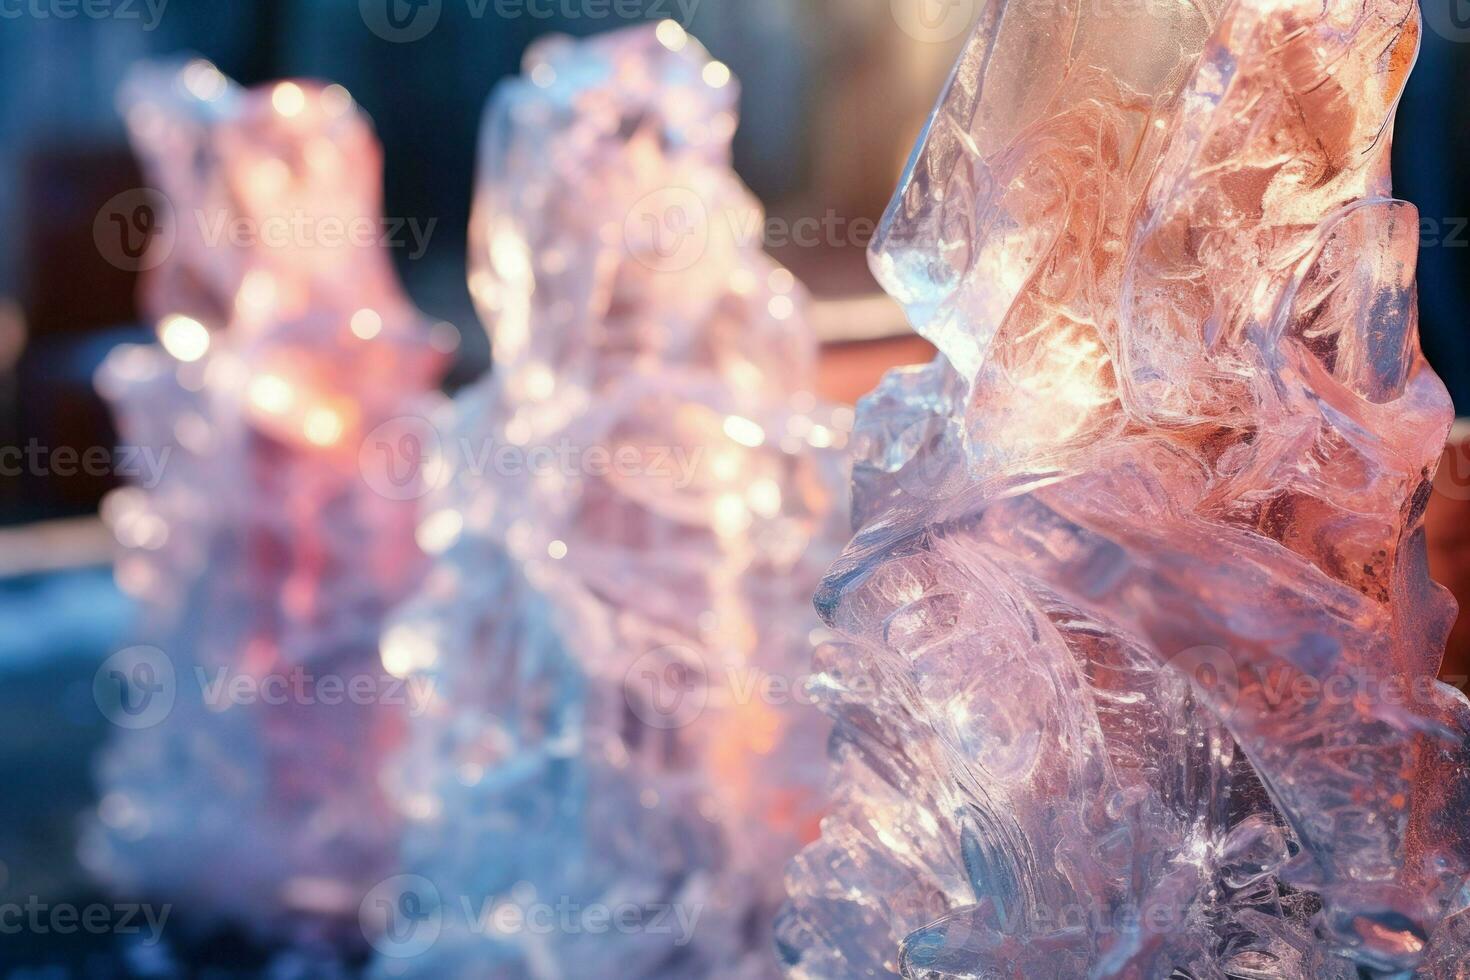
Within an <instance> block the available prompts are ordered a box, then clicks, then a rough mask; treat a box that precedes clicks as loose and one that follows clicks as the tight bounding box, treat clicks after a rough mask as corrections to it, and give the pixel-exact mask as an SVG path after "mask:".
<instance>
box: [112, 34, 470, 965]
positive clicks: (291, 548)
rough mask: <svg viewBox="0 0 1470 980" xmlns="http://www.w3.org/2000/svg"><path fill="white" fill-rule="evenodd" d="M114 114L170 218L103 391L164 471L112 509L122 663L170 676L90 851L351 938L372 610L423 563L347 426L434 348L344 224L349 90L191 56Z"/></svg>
mask: <svg viewBox="0 0 1470 980" xmlns="http://www.w3.org/2000/svg"><path fill="white" fill-rule="evenodd" d="M124 110H125V112H126V116H127V119H128V123H129V126H130V129H131V131H132V133H133V136H134V139H135V141H136V144H137V146H138V148H139V152H140V154H141V155H142V156H143V158H144V160H145V163H147V165H148V170H149V174H150V177H151V178H152V179H153V180H155V181H156V182H157V185H158V190H159V191H160V192H161V194H162V195H163V198H164V199H165V200H166V201H167V202H168V211H169V213H170V215H171V219H170V220H172V221H173V222H174V223H175V226H176V227H175V229H174V233H172V234H167V235H162V236H160V237H159V238H158V239H156V240H155V247H164V248H171V249H172V251H171V252H169V253H168V254H166V255H162V256H159V257H158V258H159V262H158V263H153V264H155V265H157V268H156V269H155V270H154V271H153V272H152V273H151V274H150V276H149V278H148V279H147V280H146V281H145V284H144V298H145V305H146V307H147V308H148V310H149V312H150V313H151V314H152V315H154V316H155V317H157V326H158V332H159V335H160V339H161V341H162V346H148V347H140V346H132V347H127V348H123V349H120V350H118V351H117V352H115V353H114V354H113V355H112V356H111V357H110V358H109V359H108V361H107V362H106V364H105V365H104V367H103V369H102V371H101V373H100V376H99V378H98V386H99V388H100V389H101V391H102V392H103V394H104V395H105V396H106V397H107V399H108V400H109V401H110V402H111V403H112V404H113V406H114V409H115V411H116V413H117V418H118V423H119V428H120V430H121V432H122V434H123V436H124V438H125V439H126V440H127V441H128V442H129V443H132V444H136V445H140V446H146V447H150V448H152V449H153V450H155V452H157V453H158V454H159V456H160V457H161V458H162V459H163V460H164V461H165V466H164V468H163V471H162V478H161V480H160V481H159V482H157V484H156V485H150V486H132V487H128V488H126V489H123V490H119V491H118V492H117V493H116V494H114V495H113V496H112V497H111V498H109V500H108V501H107V503H106V505H105V511H104V513H105V516H106V517H107V518H108V519H109V521H110V522H111V524H112V526H113V528H114V530H115V531H116V533H117V536H118V539H119V542H120V544H121V545H122V549H121V553H120V555H119V558H118V564H117V576H118V579H119V582H120V583H121V585H122V586H123V587H124V588H125V589H126V590H127V591H129V592H131V593H132V594H134V595H135V596H136V597H137V598H138V600H139V602H140V605H141V608H142V618H143V624H142V631H141V636H140V639H141V640H142V641H143V642H146V643H148V644H150V645H151V649H149V650H144V651H142V652H137V651H134V652H131V653H129V654H128V657H129V658H130V659H131V661H132V663H131V664H130V665H129V669H128V670H123V671H121V672H120V673H119V675H118V676H120V677H121V678H123V679H124V680H125V681H127V680H133V681H136V680H138V679H139V678H142V679H146V680H150V681H151V682H152V683H154V685H155V686H159V685H162V686H161V687H158V692H157V693H158V694H159V697H158V699H157V701H156V702H155V704H157V705H158V706H159V709H158V710H157V711H156V712H155V714H154V715H153V716H151V717H149V716H144V717H141V718H133V719H125V720H121V721H120V723H122V724H123V725H124V727H128V728H135V729H137V730H132V731H122V732H119V733H118V734H117V735H116V736H115V738H114V741H113V744H112V745H111V747H110V748H109V750H108V751H107V753H106V754H105V757H104V760H103V763H102V765H101V774H100V780H101V788H102V794H103V796H102V806H101V812H100V820H99V821H98V823H97V825H96V826H95V827H94V828H93V832H92V833H91V834H90V836H89V837H88V841H87V844H86V846H85V849H84V854H85V857H86V858H87V860H88V862H89V863H90V864H91V865H92V866H94V867H95V868H97V869H98V871H99V873H100V874H101V875H102V876H103V877H104V878H106V879H107V880H108V881H109V882H110V883H111V884H113V885H114V886H116V887H117V888H119V889H120V890H122V891H125V892H127V893H128V894H129V895H131V896H134V897H137V896H148V897H159V898H160V899H163V900H168V901H171V902H176V903H179V904H180V905H181V906H183V907H185V908H187V910H188V916H187V917H188V918H189V919H191V920H192V921H194V922H195V923H196V924H197V923H200V922H203V921H205V920H208V919H210V918H233V919H236V920H238V922H239V923H240V924H243V925H246V926H248V927H249V928H251V929H257V930H261V931H266V932H282V933H287V934H291V935H312V934H315V933H316V932H317V931H319V930H318V928H317V927H318V926H320V925H321V923H322V922H323V921H326V920H330V919H331V918H333V917H334V916H336V915H338V914H342V915H344V924H346V925H347V926H349V927H350V929H351V932H350V933H349V934H350V935H354V936H355V935H357V933H356V923H355V916H356V911H357V901H358V898H359V897H360V894H361V893H362V892H363V891H364V890H365V889H366V888H367V887H369V886H370V885H371V883H372V882H373V881H375V880H376V878H378V877H380V876H381V874H382V873H383V870H384V862H385V860H387V859H389V858H391V855H392V851H393V846H394V843H395V840H396V837H395V834H396V830H395V826H394V816H393V813H394V811H393V808H392V807H391V806H389V805H388V803H387V801H386V800H385V799H384V798H383V797H382V793H381V790H380V787H379V783H378V771H379V767H380V765H381V762H382V759H383V758H384V756H385V755H386V754H388V753H390V752H391V751H392V750H393V749H395V748H396V747H397V745H398V743H399V740H400V737H401V734H402V731H403V725H404V721H405V719H406V717H407V715H408V713H409V710H410V707H409V705H407V704H406V703H405V701H404V699H403V697H402V696H401V695H402V690H401V687H395V685H396V683H397V682H396V681H395V679H394V678H391V677H388V676H386V675H385V674H384V672H383V670H382V668H381V666H380V664H379V663H378V656H377V653H378V631H379V627H380V623H381V620H382V618H383V616H384V615H385V613H386V612H387V610H388V608H389V607H390V606H391V605H393V604H394V603H396V602H397V601H398V600H399V599H400V598H401V597H402V596H403V595H404V594H405V593H406V592H407V591H408V590H409V589H410V588H411V587H413V586H414V585H415V584H416V583H417V581H418V580H419V577H420V574H421V570H422V569H421V565H422V556H421V554H420V552H419V550H418V548H417V547H416V545H415V542H414V534H415V526H416V523H417V514H416V511H415V508H414V507H413V506H412V504H411V503H409V502H407V501H404V500H400V499H390V497H391V496H392V495H391V494H390V495H384V494H380V493H379V492H375V490H374V487H373V481H372V480H371V479H365V473H364V471H363V470H362V468H361V467H360V461H359V446H360V445H361V444H362V443H363V439H364V434H365V433H367V432H369V431H371V430H373V429H374V428H375V427H377V426H378V425H379V424H380V423H382V422H383V421H384V420H387V419H390V418H393V417H396V416H399V415H403V414H405V413H407V412H409V411H410V410H412V409H413V408H414V407H415V406H416V405H417V404H418V403H419V402H420V401H422V400H423V399H424V398H425V397H428V396H429V393H430V392H431V391H432V388H433V385H434V382H435V379H436V377H437V374H438V371H439V366H440V362H441V361H442V360H443V358H442V355H440V354H439V353H436V352H435V351H434V350H433V349H431V346H430V344H429V343H428V338H429V333H430V331H429V324H428V323H427V322H426V321H425V320H424V319H423V317H422V316H421V315H420V314H419V313H418V311H417V310H415V309H414V308H413V307H412V306H411V305H410V304H409V302H408V301H407V299H406V297H405V296H404V295H403V293H402V291H401V289H400V288H399V286H398V283H397V280H396V277H395V275H394V273H393V271H392V267H391V264H390V261H389V258H388V256H387V255H386V254H385V252H384V250H383V249H382V248H380V247H379V246H378V244H377V242H378V240H379V238H380V237H381V236H376V235H370V234H366V233H365V231H366V229H363V228H360V227H359V226H361V225H362V224H363V223H364V222H366V223H368V224H371V225H376V224H377V216H378V215H379V214H380V206H379V204H380V202H379V196H378V195H379V192H378V180H379V177H380V172H381V160H380V153H379V149H378V146H377V144H376V141H375V139H374V136H373V134H372V131H371V128H370V126H369V124H368V121H367V119H366V118H365V117H364V116H363V114H362V113H361V112H360V111H358V110H357V108H356V107H355V105H354V104H353V102H352V99H351V98H350V97H349V96H348V95H347V93H346V92H345V91H344V90H342V89H341V88H340V87H339V86H329V87H325V88H324V87H321V86H318V85H313V84H308V83H296V82H283V83H280V84H278V85H275V86H271V87H267V88H263V89H260V90H255V91H250V92H242V91H240V90H238V89H236V88H235V87H234V86H232V85H230V84H229V83H228V82H227V81H226V80H225V79H224V78H223V76H221V75H219V73H218V72H217V71H216V70H215V69H214V68H213V67H212V66H209V65H207V64H205V63H202V62H193V63H190V64H189V65H187V66H184V67H182V68H179V67H176V66H175V67H154V68H146V69H143V70H141V71H140V72H139V73H138V75H137V76H136V77H135V78H134V79H133V81H132V82H131V83H130V84H129V85H128V87H127V89H126V94H125V98H124ZM354 228H357V229H358V231H359V232H362V233H359V234H355V235H354V234H352V233H351V230H352V229H354ZM145 667H146V670H144V669H143V668H145ZM140 670H141V671H142V672H141V673H140V672H139V671H140ZM394 691H398V692H399V694H400V696H399V697H393V696H390V695H392V693H393V692H394ZM141 693H142V694H149V692H148V691H143V692H141ZM137 696H138V695H137V694H135V695H134V697H135V699H136V697H137ZM139 703H141V702H139ZM169 705H171V709H170V708H169ZM119 717H121V716H119ZM359 941H360V937H359Z"/></svg>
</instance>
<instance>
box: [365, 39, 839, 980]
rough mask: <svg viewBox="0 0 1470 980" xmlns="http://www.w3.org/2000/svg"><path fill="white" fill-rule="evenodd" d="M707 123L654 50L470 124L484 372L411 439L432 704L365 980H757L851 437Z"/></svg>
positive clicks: (790, 838)
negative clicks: (430, 497)
mask: <svg viewBox="0 0 1470 980" xmlns="http://www.w3.org/2000/svg"><path fill="white" fill-rule="evenodd" d="M735 98H736V93H735V84H734V83H733V81H732V80H731V79H730V76H729V73H728V70H727V69H725V68H724V66H723V65H720V64H719V63H718V62H713V61H711V60H710V59H709V57H708V56H707V54H706V53H705V51H704V50H703V49H702V48H701V47H700V46H699V45H698V43H697V42H696V41H694V40H693V39H692V38H690V37H688V36H687V35H686V34H685V33H684V32H683V31H682V30H681V29H679V28H678V27H677V25H675V24H672V23H665V24H662V25H659V26H657V27H655V28H648V29H644V28H635V29H631V30H628V31H621V32H617V33H613V34H609V35H604V36H601V37H598V38H595V39H592V40H587V41H581V42H576V41H572V40H570V39H566V38H557V39H552V40H547V41H543V42H541V43H539V44H537V45H536V46H535V47H533V48H532V50H531V51H530V52H529V53H528V55H527V57H526V63H525V74H524V76H523V77H521V78H517V79H512V80H510V81H507V82H506V83H504V84H503V85H502V86H501V88H500V89H499V90H498V91H497V93H496V95H495V97H494V98H493V100H492V103H491V106H490V108H489V110H488V113H487V116H486V124H485V128H484V131H483V140H482V146H481V171H480V178H479V186H478V194H477V202H476V207H475V213H474V217H473V226H472V232H471V242H472V244H471V280H470V282H471V291H472V293H473V294H474V296H475V298H476V300H477V302H478V304H479V307H480V310H481V313H482V315H483V318H484V319H485V321H486V323H487V324H490V325H491V326H492V336H493V340H494V350H495V365H496V366H495V369H494V372H493V375H492V377H491V378H490V379H489V380H488V381H487V382H485V383H483V384H482V385H480V386H479V387H478V388H476V389H474V390H472V391H471V392H469V393H468V394H466V395H465V396H463V397H462V398H461V399H460V401H459V403H458V405H457V411H456V413H455V414H456V420H455V422H454V423H453V426H452V429H450V430H449V431H447V432H445V433H444V435H443V437H442V438H440V440H439V441H440V445H441V449H442V451H443V454H444V456H445V457H446V458H445V462H444V469H445V472H447V473H449V474H452V475H451V476H450V477H449V478H448V485H447V486H446V487H445V490H444V492H443V493H442V494H441V495H439V496H436V497H435V498H434V504H433V506H432V507H431V508H430V511H431V512H430V513H429V515H428V516H427V517H426V519H425V524H424V527H425V531H426V535H425V536H426V538H427V540H428V543H429V544H430V545H432V546H433V547H434V548H436V549H438V550H441V551H442V556H441V557H440V559H439V561H438V563H437V564H436V566H435V569H434V570H433V571H432V572H431V573H430V575H429V578H428V582H427V584H426V587H425V589H424V590H423V592H422V594H421V595H420V596H419V597H418V599H417V600H416V601H414V602H413V603H411V604H410V605H409V606H408V607H407V608H406V609H405V610H404V612H403V614H402V615H401V616H398V617H395V620H394V622H393V624H392V625H391V626H390V628H389V629H388V631H387V633H386V635H385V638H384V648H383V655H384V661H385V663H386V664H388V665H389V666H390V667H391V668H392V669H394V670H395V671H397V672H400V673H408V674H410V675H411V676H421V677H425V678H428V679H430V680H431V681H432V687H433V690H434V691H435V692H436V695H438V697H437V699H436V702H435V705H434V707H433V709H432V710H431V711H430V712H428V713H427V714H426V716H425V718H424V719H423V720H422V721H421V722H418V723H416V724H415V726H414V732H413V735H412V736H411V741H412V747H411V750H410V751H409V753H408V755H407V758H406V759H405V761H404V763H403V764H402V765H401V766H400V772H399V776H398V785H399V788H400V792H401V793H402V798H403V800H404V805H405V809H406V812H407V813H408V814H409V816H410V817H411V818H412V820H413V824H412V826H411V827H410V831H409V833H408V846H407V857H406V861H405V864H406V868H407V870H408V871H410V872H412V875H410V876H408V877H405V878H402V879H399V880H397V881H394V882H385V889H384V891H383V893H381V894H379V895H378V896H376V901H375V902H374V903H373V908H371V909H368V908H365V910H364V911H365V923H366V927H367V928H368V931H369V933H370V934H376V935H377V936H378V938H377V939H376V940H375V942H376V944H377V945H378V948H379V949H380V950H381V951H382V952H383V956H381V957H380V959H379V962H378V965H377V968H376V969H377V975H379V976H383V977H395V976H413V977H420V976H422V977H430V976H432V977H456V978H458V977H462V978H475V980H483V978H490V977H494V978H502V977H527V978H529V977H535V978H538V980H549V978H567V980H573V978H580V977H586V976H608V977H624V978H654V977H667V978H695V977H742V978H754V977H769V976H774V975H777V973H778V967H777V964H776V960H775V956H774V952H773V945H772V937H771V929H770V923H771V921H772V920H773V918H774V915H775V911H776V909H777V908H778V907H779V904H780V901H781V898H782V893H781V884H780V874H779V868H780V867H781V866H782V865H783V863H784V862H785V861H787V860H789V858H790V857H791V856H793V855H794V854H795V853H796V851H797V849H798V848H799V847H800V845H801V844H802V843H804V842H805V841H808V840H810V839H812V838H813V837H814V836H815V832H816V820H817V817H818V814H819V808H820V805H821V796H820V792H819V791H820V788H821V785H822V783H823V781H824V779H825V763H824V758H823V748H824V746H825V737H826V721H825V719H824V718H823V717H822V716H821V715H820V713H818V712H815V711H813V710H812V709H811V708H810V705H809V701H808V700H807V699H805V698H804V695H803V694H802V692H801V691H800V690H798V689H796V688H795V686H794V685H796V684H797V682H799V681H800V680H801V679H803V678H804V677H805V674H806V672H807V670H808V668H809V662H810V653H811V645H810V633H811V630H812V629H813V628H814V627H818V626H819V625H820V624H819V623H818V621H817V619H816V616H815V615H814V614H813V613H812V610H811V606H810V599H809V597H810V594H811V591H810V590H812V589H814V588H815V587H816V583H817V581H818V579H819V578H820V574H821V569H822V568H823V567H825V564H826V563H827V562H830V560H832V559H833V558H835V556H836V553H837V550H838V548H839V547H840V542H841V540H843V539H844V538H845V528H846V523H847V522H846V518H845V516H844V512H845V507H843V506H841V504H840V501H839V498H840V496H841V494H842V487H843V486H844V485H845V482H846V477H845V473H844V472H843V470H844V467H843V465H842V463H841V460H840V456H839V454H838V453H837V452H836V451H835V446H836V445H838V444H839V443H841V442H843V441H844V440H845V431H840V430H841V429H843V427H844V422H845V426H846V427H850V424H851V423H850V419H847V420H844V419H842V418H841V410H833V409H827V408H822V407H820V406H819V405H818V404H817V402H816V399H815V398H814V397H812V395H810V394H809V393H807V392H808V386H809V385H810V384H811V381H812V369H813V355H814V345H813V341H812V338H811V335H810V334H809V332H808V331H807V329H806V328H805V326H804V322H803V316H804V307H805V302H806V301H805V297H804V295H803V294H802V291H801V288H800V286H799V285H798V284H797V283H796V282H795V281H794V279H793V278H792V276H791V274H790V273H789V272H787V271H786V270H784V269H782V268H780V267H779V266H777V265H776V264H775V263H774V262H772V261H771V260H770V259H769V258H767V257H766V256H765V254H764V253H763V252H762V251H761V250H760V240H759V234H758V230H759V229H760V228H761V227H763V223H762V220H761V215H760V213H759V210H758V206H757V204H756V202H755V201H754V199H753V198H752V197H751V196H750V194H749V193H748V192H747V191H746V190H745V188H744V187H743V186H742V185H741V184H740V182H739V181H738V179H737V178H736V177H735V176H734V174H733V172H732V171H731V169H730V139H731V136H732V133H733V132H734V129H735V111H734V106H735ZM749 229H756V230H757V231H756V233H754V234H751V235H749V236H747V232H748V231H749ZM430 468H431V469H435V470H437V469H438V465H437V464H434V465H433V466H431V467H430ZM787 685H793V686H787ZM410 913H415V914H416V915H410Z"/></svg>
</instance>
